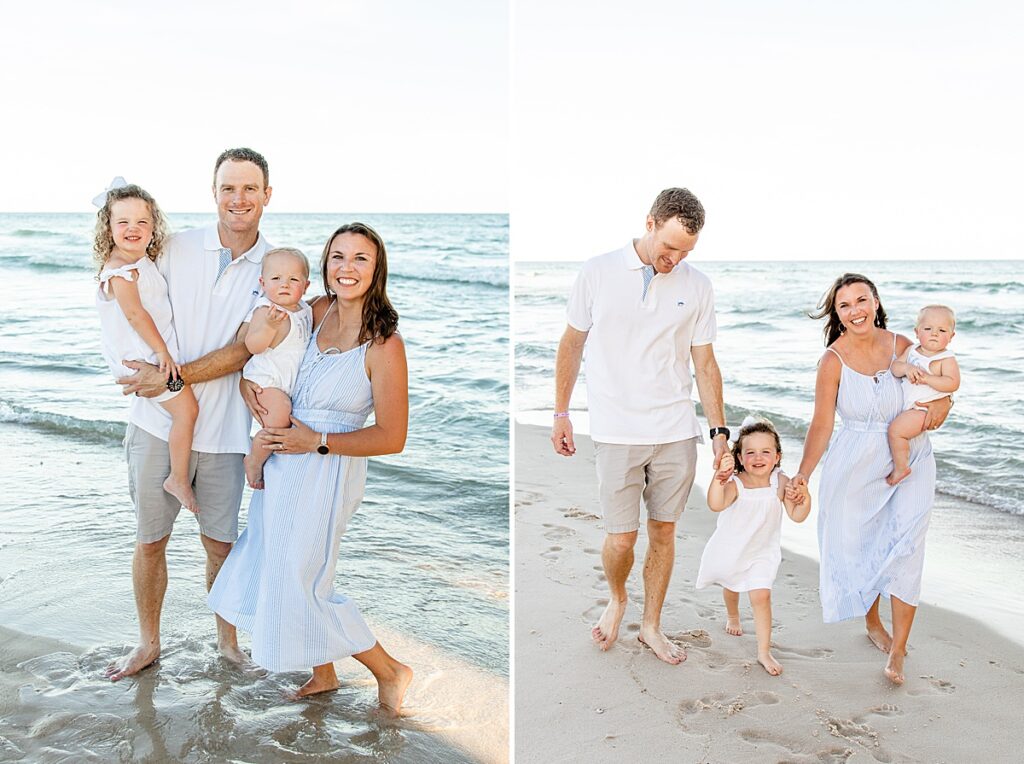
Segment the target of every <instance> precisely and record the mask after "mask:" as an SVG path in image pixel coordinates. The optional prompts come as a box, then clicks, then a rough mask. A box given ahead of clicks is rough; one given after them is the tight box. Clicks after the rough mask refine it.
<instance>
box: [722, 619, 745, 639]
mask: <svg viewBox="0 0 1024 764" xmlns="http://www.w3.org/2000/svg"><path fill="white" fill-rule="evenodd" d="M725 633H726V634H732V635H733V636H734V637H742V636H743V627H742V626H740V617H739V615H726V618H725Z"/></svg>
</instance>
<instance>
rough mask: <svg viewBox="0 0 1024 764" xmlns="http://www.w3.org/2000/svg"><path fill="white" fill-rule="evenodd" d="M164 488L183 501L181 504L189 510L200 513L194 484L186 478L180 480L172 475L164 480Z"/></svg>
mask: <svg viewBox="0 0 1024 764" xmlns="http://www.w3.org/2000/svg"><path fill="white" fill-rule="evenodd" d="M164 490H165V491H167V493H169V494H170V495H171V496H173V497H174V498H175V499H177V500H178V501H180V502H181V506H183V507H184V508H185V509H187V510H188V511H189V512H195V513H196V514H199V505H198V504H196V495H195V494H194V493H192V486H191V485H189V484H188V483H187V482H185V481H184V480H178V479H176V478H175V477H174V475H171V476H170V477H168V478H167V480H165V481H164Z"/></svg>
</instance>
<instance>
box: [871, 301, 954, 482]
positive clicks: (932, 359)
mask: <svg viewBox="0 0 1024 764" xmlns="http://www.w3.org/2000/svg"><path fill="white" fill-rule="evenodd" d="M955 329H956V315H955V314H954V313H953V309H952V308H947V307H946V306H945V305H928V306H926V307H924V308H921V312H920V313H918V314H917V325H916V326H915V327H914V334H916V335H917V344H916V345H911V346H910V347H908V348H907V349H906V350H905V351H904V352H903V355H901V356H900V357H899V358H898V359H897V360H895V361H893V363H892V375H893V376H894V377H903V413H902V414H900V415H899V416H898V417H896V418H895V419H893V420H892V422H891V423H890V424H889V450H890V451H892V472H890V473H889V477H887V478H886V479H885V482H887V483H888V484H889V485H896V484H897V483H899V482H900V481H901V480H903V479H904V478H905V477H906V476H907V475H909V474H910V441H911V439H913V438H916V437H917V436H918V435H920V434H921V433H922V432H924V415H925V410H924V409H922V408H917V404H918V403H927V402H928V401H934V400H938V399H939V398H944V397H946V396H947V395H949V394H950V393H953V392H956V390H957V389H959V387H960V366H959V365H958V364H957V362H956V358H955V357H954V356H953V354H952V353H951V352H950V351H948V350H946V347H947V346H948V345H949V341H950V340H952V339H953V337H954V336H955V335H956V331H954V330H955Z"/></svg>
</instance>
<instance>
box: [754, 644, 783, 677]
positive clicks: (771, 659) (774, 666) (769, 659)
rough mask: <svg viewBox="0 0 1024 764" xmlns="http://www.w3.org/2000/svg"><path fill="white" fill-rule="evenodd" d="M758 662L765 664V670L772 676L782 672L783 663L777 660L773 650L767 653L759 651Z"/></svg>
mask: <svg viewBox="0 0 1024 764" xmlns="http://www.w3.org/2000/svg"><path fill="white" fill-rule="evenodd" d="M757 662H758V663H760V664H761V665H762V666H764V670H765V671H767V672H768V673H769V674H771V675H772V676H778V675H779V674H781V673H782V664H781V663H779V662H778V661H777V660H775V656H774V655H772V651H771V650H768V651H767V652H765V653H758V654H757Z"/></svg>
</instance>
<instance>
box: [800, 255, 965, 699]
mask: <svg viewBox="0 0 1024 764" xmlns="http://www.w3.org/2000/svg"><path fill="white" fill-rule="evenodd" d="M819 308H820V312H819V313H818V314H817V315H815V316H814V318H825V319H826V325H825V345H826V348H827V349H826V351H825V354H824V355H823V356H822V357H821V360H820V361H819V363H818V378H817V382H816V385H815V394H814V416H813V418H812V419H811V424H810V427H809V428H808V430H807V437H806V440H805V441H804V452H803V459H802V460H801V462H800V469H799V471H798V472H797V473H796V475H794V476H793V480H792V483H793V485H794V488H795V487H797V486H799V485H801V484H805V483H806V481H807V478H808V477H810V475H811V473H812V472H813V471H814V468H815V467H816V466H817V465H818V462H819V461H820V460H821V458H822V454H825V463H824V467H823V469H822V476H821V487H820V490H819V494H818V506H819V507H820V517H819V518H818V545H819V549H820V553H821V568H820V595H821V608H822V614H823V617H824V620H825V622H826V623H832V622H834V621H841V620H845V619H847V618H855V617H860V616H863V617H864V622H865V625H866V627H867V633H868V638H869V639H870V640H871V641H872V642H873V643H874V644H875V646H876V647H878V649H880V650H882V651H883V652H885V653H886V654H887V655H888V660H887V662H886V665H885V675H886V676H887V677H888V678H889V680H890V681H892V682H894V683H895V684H902V683H903V680H904V674H903V659H904V656H905V655H906V646H907V638H908V637H909V636H910V627H911V625H912V624H913V622H914V614H915V612H916V610H917V602H918V596H919V594H920V591H921V570H922V567H923V565H924V539H925V532H926V531H927V530H928V518H929V515H930V514H931V508H932V500H933V499H934V495H935V458H934V456H933V455H932V447H931V443H930V442H929V440H928V436H927V435H926V434H925V433H924V432H922V433H921V434H920V435H918V436H917V437H916V438H914V439H913V440H912V441H911V444H910V463H911V466H912V468H913V472H911V475H910V477H908V478H907V479H906V480H905V481H903V482H902V483H900V484H899V485H898V486H890V485H888V483H886V480H885V478H886V475H888V474H889V472H890V471H891V470H892V458H891V456H890V452H889V447H888V440H887V436H886V431H887V428H888V425H889V422H891V421H892V420H893V419H894V418H895V417H896V416H897V415H899V413H900V412H901V411H902V410H903V392H902V386H901V383H900V380H899V379H897V378H895V377H893V375H892V373H891V371H890V367H891V365H892V362H893V361H894V360H895V359H896V358H897V357H898V356H899V355H900V354H901V353H902V352H903V351H904V350H906V349H907V347H908V346H909V345H910V341H909V340H908V339H907V338H906V337H902V336H900V335H897V334H894V333H893V332H890V331H888V330H886V328H885V324H886V316H885V310H884V309H883V308H882V304H881V302H880V300H879V298H878V290H877V289H876V288H875V285H874V284H872V283H871V281H869V280H868V279H867V278H865V277H864V276H861V275H858V274H855V273H847V274H844V275H843V276H841V277H839V278H838V279H837V280H836V282H835V283H834V284H833V285H832V287H831V288H830V289H829V291H828V292H827V293H826V294H825V297H824V298H823V299H822V302H821V304H820V305H819ZM950 406H951V402H950V399H949V398H942V399H941V400H939V401H935V402H934V403H933V404H932V405H930V406H929V412H928V415H927V417H926V421H925V429H926V430H927V429H932V430H934V429H935V428H936V427H938V426H939V425H940V424H942V422H943V420H945V418H946V415H947V414H948V413H949V408H950ZM837 411H838V413H839V416H840V418H841V419H842V424H841V426H840V428H839V431H838V432H837V433H836V434H835V437H834V438H833V437H832V431H833V428H834V426H835V416H836V412H837ZM830 440H831V443H830ZM826 448H827V449H828V453H825V452H826ZM882 595H885V596H886V597H888V598H889V600H890V604H891V606H892V634H891V635H890V634H889V632H888V631H887V630H886V628H885V625H884V624H883V623H882V620H881V618H880V616H879V600H880V598H881V596H882Z"/></svg>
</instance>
